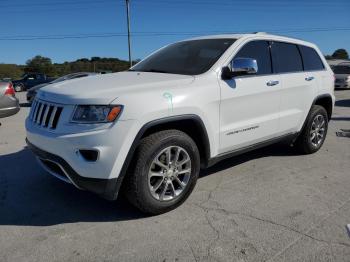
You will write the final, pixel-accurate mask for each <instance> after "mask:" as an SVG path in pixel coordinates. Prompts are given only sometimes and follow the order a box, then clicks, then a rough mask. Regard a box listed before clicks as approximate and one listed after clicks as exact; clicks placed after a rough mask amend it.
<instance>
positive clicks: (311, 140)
mask: <svg viewBox="0 0 350 262" xmlns="http://www.w3.org/2000/svg"><path fill="white" fill-rule="evenodd" d="M327 130H328V114H327V111H326V110H325V109H324V107H322V106H319V105H314V106H312V108H311V111H310V113H309V116H308V118H307V120H306V123H305V126H304V128H303V130H302V132H301V134H300V136H299V137H298V139H297V141H296V146H297V148H298V149H299V151H301V152H302V153H304V154H312V153H315V152H317V151H318V150H319V149H320V148H321V147H322V145H323V143H324V141H325V139H326V135H327Z"/></svg>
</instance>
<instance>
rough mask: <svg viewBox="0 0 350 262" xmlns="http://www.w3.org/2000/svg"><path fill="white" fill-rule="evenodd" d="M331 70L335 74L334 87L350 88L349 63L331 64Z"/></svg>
mask: <svg viewBox="0 0 350 262" xmlns="http://www.w3.org/2000/svg"><path fill="white" fill-rule="evenodd" d="M332 70H333V72H334V75H335V88H337V89H342V88H350V63H349V64H340V65H336V66H333V68H332Z"/></svg>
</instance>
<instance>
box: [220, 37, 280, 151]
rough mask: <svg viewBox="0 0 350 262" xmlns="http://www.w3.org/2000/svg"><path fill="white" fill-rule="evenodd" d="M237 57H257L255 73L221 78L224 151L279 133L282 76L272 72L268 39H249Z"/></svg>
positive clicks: (221, 145)
mask: <svg viewBox="0 0 350 262" xmlns="http://www.w3.org/2000/svg"><path fill="white" fill-rule="evenodd" d="M234 58H252V59H255V60H256V61H257V64H258V72H257V74H255V75H245V76H239V77H234V78H233V79H232V80H222V79H219V82H220V89H221V104H220V151H221V152H220V153H225V152H228V151H232V150H236V149H239V148H242V147H245V146H249V145H252V144H255V143H258V142H261V141H264V140H268V139H270V138H272V137H274V136H276V134H277V133H278V130H279V128H278V122H279V104H280V89H281V84H280V79H279V76H278V75H273V74H272V65H271V55H270V46H269V42H268V41H264V40H257V41H251V42H248V43H246V44H245V45H244V46H243V47H242V48H241V49H240V50H239V51H238V53H237V54H236V55H234V57H233V59H234Z"/></svg>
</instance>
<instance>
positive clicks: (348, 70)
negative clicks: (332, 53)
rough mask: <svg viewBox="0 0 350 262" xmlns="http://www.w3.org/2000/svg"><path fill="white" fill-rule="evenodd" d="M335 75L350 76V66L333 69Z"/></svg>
mask: <svg viewBox="0 0 350 262" xmlns="http://www.w3.org/2000/svg"><path fill="white" fill-rule="evenodd" d="M333 72H334V73H335V74H347V75H350V65H342V66H335V67H333Z"/></svg>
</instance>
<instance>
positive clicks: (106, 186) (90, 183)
mask: <svg viewBox="0 0 350 262" xmlns="http://www.w3.org/2000/svg"><path fill="white" fill-rule="evenodd" d="M26 142H27V145H28V147H29V148H30V149H31V150H32V152H33V153H34V154H35V155H36V156H37V157H38V161H39V162H40V164H41V165H42V166H43V167H44V168H45V169H46V170H47V171H48V172H49V173H51V174H52V175H54V176H56V177H57V178H59V179H61V180H64V181H66V182H69V183H72V184H74V185H75V186H76V187H77V188H79V189H83V190H87V191H90V192H93V193H96V194H98V195H100V196H102V197H104V198H106V199H109V200H114V199H116V197H117V194H118V189H119V187H120V184H121V181H119V179H118V178H112V179H99V178H87V177H83V176H81V175H79V174H78V173H77V172H76V171H75V170H74V169H73V168H72V167H71V166H70V165H69V164H68V163H67V162H66V161H65V160H64V159H63V158H61V157H59V156H57V155H55V154H51V153H49V152H46V151H44V150H42V149H40V148H38V147H36V146H34V145H33V144H31V143H30V142H29V141H28V139H26Z"/></svg>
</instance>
